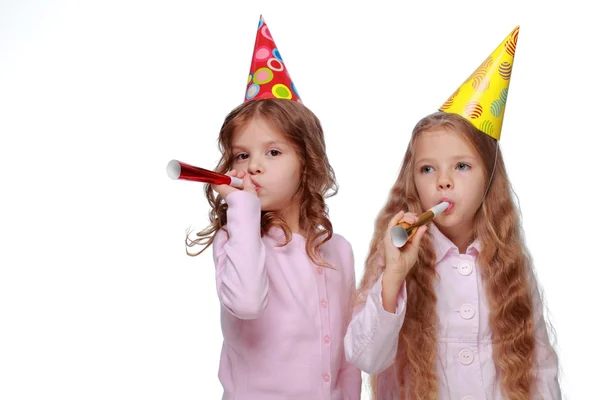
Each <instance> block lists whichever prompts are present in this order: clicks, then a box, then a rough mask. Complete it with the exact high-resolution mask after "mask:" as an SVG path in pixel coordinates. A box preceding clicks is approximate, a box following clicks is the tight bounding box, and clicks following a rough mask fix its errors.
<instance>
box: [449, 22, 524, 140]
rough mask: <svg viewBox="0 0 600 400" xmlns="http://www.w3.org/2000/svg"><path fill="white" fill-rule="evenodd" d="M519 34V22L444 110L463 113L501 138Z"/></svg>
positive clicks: (485, 130)
mask: <svg viewBox="0 0 600 400" xmlns="http://www.w3.org/2000/svg"><path fill="white" fill-rule="evenodd" d="M518 37H519V27H518V26H517V27H516V28H515V29H514V30H513V31H512V32H511V33H510V35H508V36H507V37H506V39H504V40H503V41H502V43H501V44H500V45H499V46H498V47H497V48H496V50H494V52H493V53H492V54H491V55H490V56H489V57H488V58H486V59H485V61H484V62H483V63H482V64H481V65H480V66H479V68H477V69H476V70H475V72H473V73H472V74H471V76H469V77H468V78H467V80H466V81H465V82H464V83H463V84H462V85H461V86H460V87H459V88H458V89H457V90H456V91H455V92H454V93H453V94H452V96H450V98H449V99H448V100H446V102H445V103H444V104H443V105H442V106H441V107H440V111H443V112H447V113H454V114H459V115H462V116H463V117H465V118H466V119H467V120H468V121H469V122H471V124H473V126H475V127H476V128H478V129H479V130H480V131H482V132H484V133H486V134H488V135H490V136H491V137H493V138H494V139H498V140H499V139H500V132H501V131H502V120H503V119H504V108H505V106H506V98H507V96H508V86H509V84H510V74H511V72H512V67H513V60H514V56H515V50H516V48H517V38H518Z"/></svg>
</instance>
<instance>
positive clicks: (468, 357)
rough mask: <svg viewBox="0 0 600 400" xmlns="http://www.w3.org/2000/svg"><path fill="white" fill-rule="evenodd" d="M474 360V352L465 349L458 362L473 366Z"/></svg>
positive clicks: (459, 355)
mask: <svg viewBox="0 0 600 400" xmlns="http://www.w3.org/2000/svg"><path fill="white" fill-rule="evenodd" d="M473 358H474V356H473V352H472V351H471V350H469V349H464V350H463V351H461V352H460V353H459V354H458V361H460V363H461V364H462V365H469V364H471V363H472V362H473Z"/></svg>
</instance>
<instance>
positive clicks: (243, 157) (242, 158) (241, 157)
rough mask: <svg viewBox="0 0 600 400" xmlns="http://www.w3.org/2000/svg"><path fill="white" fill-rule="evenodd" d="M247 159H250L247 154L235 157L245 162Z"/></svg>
mask: <svg viewBox="0 0 600 400" xmlns="http://www.w3.org/2000/svg"><path fill="white" fill-rule="evenodd" d="M247 158H248V154H246V153H240V154H238V155H237V156H235V159H236V160H245V159H247Z"/></svg>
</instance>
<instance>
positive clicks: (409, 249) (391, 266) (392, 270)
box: [383, 211, 427, 286]
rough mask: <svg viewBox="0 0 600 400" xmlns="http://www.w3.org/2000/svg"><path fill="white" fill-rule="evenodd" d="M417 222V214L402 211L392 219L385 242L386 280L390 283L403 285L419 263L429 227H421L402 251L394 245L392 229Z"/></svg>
mask: <svg viewBox="0 0 600 400" xmlns="http://www.w3.org/2000/svg"><path fill="white" fill-rule="evenodd" d="M417 220H418V216H417V215H416V214H414V213H405V212H404V211H400V212H399V213H398V214H396V215H395V216H394V217H392V219H391V220H390V223H389V224H388V227H387V230H386V234H385V237H384V241H383V243H384V249H385V270H384V278H385V279H386V281H388V282H389V281H390V280H391V282H394V283H395V284H397V285H398V286H400V285H401V284H402V282H403V281H404V279H405V278H406V275H408V273H409V272H410V270H411V269H412V267H413V266H414V265H415V264H416V262H417V256H418V253H419V246H420V244H421V238H422V237H423V235H424V234H425V232H426V231H427V226H420V227H419V228H418V229H417V232H416V233H415V234H414V235H413V237H412V238H411V240H410V241H409V242H408V243H406V244H405V245H404V246H403V247H402V248H400V249H399V248H397V247H396V246H394V244H393V243H392V236H391V230H392V227H394V226H396V225H398V223H400V222H406V223H409V224H414V223H415V222H417Z"/></svg>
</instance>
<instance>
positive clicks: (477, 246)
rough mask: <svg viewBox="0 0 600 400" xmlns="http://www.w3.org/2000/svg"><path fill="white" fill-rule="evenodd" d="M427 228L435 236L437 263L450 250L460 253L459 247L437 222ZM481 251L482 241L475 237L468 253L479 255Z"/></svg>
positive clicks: (434, 244)
mask: <svg viewBox="0 0 600 400" xmlns="http://www.w3.org/2000/svg"><path fill="white" fill-rule="evenodd" d="M427 230H428V231H429V232H431V236H432V238H433V247H434V250H435V255H436V260H435V263H436V264H437V263H438V262H440V261H441V260H442V258H444V257H445V256H446V254H448V253H449V252H453V253H454V254H457V255H458V254H459V250H458V247H456V245H455V244H454V243H452V241H451V240H450V239H448V238H447V237H446V236H445V235H444V234H443V233H442V232H440V230H439V229H438V227H437V226H436V225H435V223H431V224H429V225H428V226H427ZM479 253H481V241H480V240H479V239H475V241H474V242H473V243H471V244H470V245H469V247H467V254H470V255H473V256H474V255H477V254H479Z"/></svg>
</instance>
